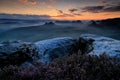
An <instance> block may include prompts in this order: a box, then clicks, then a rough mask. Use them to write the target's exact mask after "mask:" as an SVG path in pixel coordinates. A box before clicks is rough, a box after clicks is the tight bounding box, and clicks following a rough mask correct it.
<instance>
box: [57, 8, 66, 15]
mask: <svg viewBox="0 0 120 80" xmlns="http://www.w3.org/2000/svg"><path fill="white" fill-rule="evenodd" d="M56 10H57V11H58V13H59V14H64V12H63V11H62V10H58V9H56Z"/></svg>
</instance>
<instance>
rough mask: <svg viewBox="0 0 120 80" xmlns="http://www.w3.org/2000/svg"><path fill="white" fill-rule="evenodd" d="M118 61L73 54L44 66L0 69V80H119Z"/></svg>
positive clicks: (104, 57)
mask: <svg viewBox="0 0 120 80" xmlns="http://www.w3.org/2000/svg"><path fill="white" fill-rule="evenodd" d="M119 75H120V60H118V59H115V58H110V57H108V56H107V55H105V54H102V55H101V56H99V57H98V56H95V55H87V54H84V55H82V54H80V53H77V54H73V55H70V56H68V57H65V58H64V59H59V60H57V61H56V62H52V63H51V64H50V65H48V66H46V65H44V64H42V63H36V66H35V67H30V68H20V67H17V66H9V67H4V68H3V69H0V80H120V76H119Z"/></svg>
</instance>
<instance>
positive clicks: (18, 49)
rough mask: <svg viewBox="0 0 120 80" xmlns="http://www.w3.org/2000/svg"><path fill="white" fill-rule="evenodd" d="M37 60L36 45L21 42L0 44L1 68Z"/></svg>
mask: <svg viewBox="0 0 120 80" xmlns="http://www.w3.org/2000/svg"><path fill="white" fill-rule="evenodd" d="M37 58H38V55H37V50H36V47H35V45H34V44H31V43H27V42H21V41H11V42H10V41H8V42H2V43H0V67H1V66H5V65H10V64H11V65H21V64H22V63H24V62H26V61H28V62H29V61H30V62H32V61H33V60H35V59H37Z"/></svg>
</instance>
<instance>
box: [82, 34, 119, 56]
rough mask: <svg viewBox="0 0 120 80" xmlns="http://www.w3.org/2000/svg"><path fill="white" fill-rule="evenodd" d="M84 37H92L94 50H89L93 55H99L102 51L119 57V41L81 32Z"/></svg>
mask: <svg viewBox="0 0 120 80" xmlns="http://www.w3.org/2000/svg"><path fill="white" fill-rule="evenodd" d="M81 36H82V37H84V38H87V39H89V38H92V39H94V40H95V41H94V43H93V46H94V50H93V51H92V52H90V54H93V55H98V56H99V55H101V54H103V53H105V54H107V55H108V56H110V57H115V58H120V41H119V40H115V39H112V38H108V37H102V36H98V35H93V34H82V35H81Z"/></svg>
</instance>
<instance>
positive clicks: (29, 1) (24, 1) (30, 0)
mask: <svg viewBox="0 0 120 80" xmlns="http://www.w3.org/2000/svg"><path fill="white" fill-rule="evenodd" d="M19 1H20V2H22V3H24V4H31V5H35V4H36V3H37V2H36V1H34V0H19Z"/></svg>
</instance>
